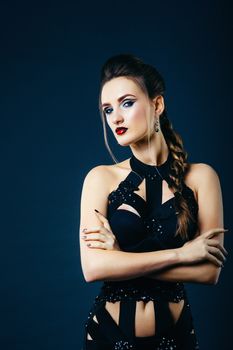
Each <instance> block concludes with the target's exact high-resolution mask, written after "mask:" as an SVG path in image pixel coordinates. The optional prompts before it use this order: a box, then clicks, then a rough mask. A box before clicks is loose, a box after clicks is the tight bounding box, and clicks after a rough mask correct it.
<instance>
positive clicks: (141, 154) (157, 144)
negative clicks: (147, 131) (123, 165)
mask: <svg viewBox="0 0 233 350" xmlns="http://www.w3.org/2000/svg"><path fill="white" fill-rule="evenodd" d="M130 148H131V151H132V153H133V155H134V156H135V157H136V158H138V159H139V160H141V161H142V162H143V163H146V164H148V165H155V166H156V165H160V164H162V163H164V162H165V161H166V159H167V157H168V154H169V148H168V146H167V143H166V141H165V138H164V136H163V134H162V133H161V132H160V135H156V136H155V135H153V137H152V138H151V140H150V141H149V145H148V143H147V138H145V139H144V140H143V141H140V142H138V143H136V144H134V145H131V146H130Z"/></svg>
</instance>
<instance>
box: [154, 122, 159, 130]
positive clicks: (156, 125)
mask: <svg viewBox="0 0 233 350" xmlns="http://www.w3.org/2000/svg"><path fill="white" fill-rule="evenodd" d="M154 129H155V131H156V132H159V120H158V119H156V122H155V125H154Z"/></svg>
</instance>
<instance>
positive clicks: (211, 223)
mask: <svg viewBox="0 0 233 350" xmlns="http://www.w3.org/2000/svg"><path fill="white" fill-rule="evenodd" d="M195 167H196V169H195V171H193V174H194V175H193V176H194V177H195V179H193V181H195V183H197V184H198V187H197V194H198V195H197V197H198V206H199V211H198V226H199V232H200V234H203V233H204V232H205V231H207V230H209V229H210V228H213V227H223V204H222V192H221V186H220V181H219V178H218V175H217V173H216V172H215V170H214V169H213V168H212V167H210V166H209V165H207V164H203V163H201V164H195ZM223 235H224V234H223V233H220V234H218V235H217V236H216V237H215V239H216V240H218V241H219V243H220V244H221V245H223V241H224V239H223ZM220 272H221V267H218V266H216V265H214V264H213V263H211V262H208V261H205V262H202V263H198V264H195V265H192V266H178V267H172V268H169V269H166V270H165V271H163V272H159V273H155V274H150V275H149V276H148V277H150V278H155V279H158V280H163V281H172V282H197V283H208V284H216V283H217V282H218V279H219V275H220Z"/></svg>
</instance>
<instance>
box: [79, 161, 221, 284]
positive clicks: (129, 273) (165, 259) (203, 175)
mask: <svg viewBox="0 0 233 350" xmlns="http://www.w3.org/2000/svg"><path fill="white" fill-rule="evenodd" d="M197 170H198V171H196V183H198V206H199V212H198V225H199V233H200V234H203V233H204V232H206V231H208V230H210V229H213V228H216V227H223V207H222V195H221V187H220V182H219V179H218V176H217V174H216V172H215V171H214V169H213V168H211V167H210V166H208V165H206V164H198V169H197ZM106 176H107V175H106V170H105V169H104V166H98V167H96V168H94V169H92V171H90V172H89V174H88V176H87V177H86V179H85V181H84V186H83V191H82V198H81V216H80V218H81V224H80V247H81V263H82V268H83V273H84V277H85V279H86V281H88V282H91V281H97V280H123V279H131V278H135V277H140V276H146V277H148V278H154V279H158V280H164V281H172V282H196V283H208V284H209V283H210V284H216V283H217V281H218V278H219V275H220V272H221V267H218V266H216V265H215V264H213V263H212V262H210V261H203V262H199V263H195V264H192V265H190V264H187V265H185V264H184V261H183V260H182V255H181V254H180V250H179V249H168V250H163V251H157V252H148V253H128V252H123V251H115V250H103V249H90V248H88V247H87V246H86V244H85V242H83V240H82V239H81V234H82V233H81V229H82V228H84V227H89V228H90V226H92V225H93V226H97V225H99V221H98V220H97V217H96V215H95V212H94V209H95V208H98V209H99V211H100V212H102V213H106V210H107V208H106V200H104V198H106V196H107V194H108V193H107V191H106V193H104V190H103V189H104V188H105V187H104V184H103V181H104V180H105V181H106ZM98 189H101V193H100V190H98ZM101 198H102V201H101V200H100V199H101ZM216 239H217V240H218V241H219V243H220V244H221V245H223V233H219V234H218V235H217V236H216Z"/></svg>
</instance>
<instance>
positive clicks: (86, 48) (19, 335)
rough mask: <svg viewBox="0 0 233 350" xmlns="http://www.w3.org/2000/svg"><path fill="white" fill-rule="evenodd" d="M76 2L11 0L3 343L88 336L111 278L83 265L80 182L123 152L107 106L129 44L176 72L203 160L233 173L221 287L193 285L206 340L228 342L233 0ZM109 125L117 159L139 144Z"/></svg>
mask: <svg viewBox="0 0 233 350" xmlns="http://www.w3.org/2000/svg"><path fill="white" fill-rule="evenodd" d="M75 3H76V2H69V1H64V2H59V1H58V2H57V1H56V2H55V1H54V2H51V1H47V2H46V3H42V2H41V1H33V2H25V1H21V2H18V1H8V2H7V1H2V2H1V11H0V19H1V20H0V23H1V24H0V25H1V56H0V60H1V107H0V115H1V128H0V132H1V142H2V145H1V150H2V155H1V175H2V180H1V199H2V210H1V213H2V218H1V234H2V239H1V268H2V269H1V270H2V274H1V286H0V291H1V296H0V300H1V318H2V319H1V327H0V336H1V344H2V346H1V348H2V349H9V350H12V349H17V350H29V349H30V350H31V349H33V350H36V349H40V350H41V349H46V350H47V349H49V350H52V349H56V350H60V349H69V350H73V349H74V350H76V349H81V344H82V337H83V327H84V320H85V319H86V317H87V313H88V310H89V308H90V306H91V304H92V302H93V298H94V296H95V295H96V293H98V290H99V288H100V283H90V284H88V283H86V282H85V281H84V278H83V275H82V271H81V266H80V256H79V242H78V235H79V210H80V194H81V189H82V183H83V180H84V177H85V175H86V174H87V172H88V171H89V170H90V169H91V168H92V167H94V166H96V165H99V164H112V160H111V158H110V156H109V155H108V152H107V150H105V147H104V142H103V133H102V126H101V120H100V116H99V113H98V92H99V90H98V84H99V71H100V68H101V65H102V64H103V63H104V61H105V60H106V59H107V58H108V57H109V56H111V55H114V54H117V53H123V52H127V53H133V54H136V55H138V56H139V57H141V58H143V59H144V60H145V61H146V62H148V63H151V64H153V65H155V66H156V67H157V69H158V70H159V71H160V72H161V74H162V75H163V76H164V78H165V82H166V85H167V93H166V95H165V98H166V99H165V103H166V107H167V110H168V117H169V118H170V120H171V121H172V123H173V127H174V128H175V130H177V131H178V132H179V133H180V134H181V136H182V137H183V140H184V145H185V148H186V150H187V151H188V153H189V156H190V157H189V160H190V162H203V163H207V164H209V165H211V166H213V167H214V169H215V170H216V171H217V173H218V175H219V177H220V180H221V185H222V192H223V200H224V217H225V220H224V221H225V227H226V228H229V233H226V239H225V243H226V244H225V245H226V248H227V250H228V251H229V258H228V261H227V263H226V265H225V268H224V269H223V271H222V274H221V276H220V280H219V283H218V284H217V285H216V286H205V285H197V284H196V285H194V284H192V285H191V284H190V285H188V286H187V289H188V294H189V297H190V301H191V306H192V310H193V316H194V320H195V325H196V330H197V334H198V337H199V343H200V346H201V349H212V350H218V349H219V348H220V347H221V349H222V350H224V349H228V346H227V343H228V342H230V337H231V332H232V327H233V323H232V321H231V314H232V311H233V310H232V298H231V296H232V286H231V275H232V271H231V267H232V252H231V247H232V243H233V242H232V231H231V230H232V225H231V224H232V223H231V219H232V206H231V203H232V108H231V107H232V106H231V101H232V96H231V94H230V91H231V92H232V89H231V87H232V78H233V77H232V52H231V49H230V46H229V45H230V42H231V41H232V28H230V15H229V7H228V6H227V3H226V2H225V3H224V2H220V1H216V2H214V3H213V2H212V1H205V2H204V3H203V2H202V1H196V2H195V3H193V2H187V1H183V2H182V1H181V2H179V4H177V3H174V2H172V1H171V2H169V3H168V2H166V3H164V4H162V3H161V2H151V3H149V2H148V3H145V2H143V3H141V4H139V5H137V4H136V3H135V2H132V3H131V4H130V3H128V4H123V3H114V4H112V5H111V4H110V3H109V2H106V3H102V4H98V5H97V4H95V5H91V4H90V3H87V4H86V5H82V8H81V7H79V6H78V5H77V4H75ZM108 132H109V138H110V140H111V142H110V143H111V146H112V149H113V151H114V154H115V155H116V156H117V158H118V159H119V160H123V159H125V158H127V157H129V156H130V153H129V150H128V149H121V148H120V147H119V146H117V144H116V143H115V140H113V138H112V137H111V135H110V130H108ZM93 150H94V151H95V152H93ZM228 316H229V319H228V320H227V318H228Z"/></svg>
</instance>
